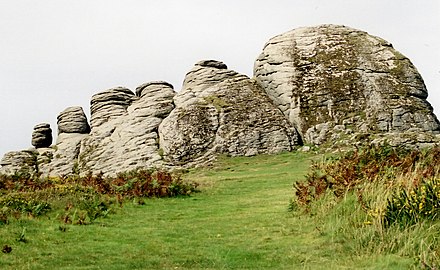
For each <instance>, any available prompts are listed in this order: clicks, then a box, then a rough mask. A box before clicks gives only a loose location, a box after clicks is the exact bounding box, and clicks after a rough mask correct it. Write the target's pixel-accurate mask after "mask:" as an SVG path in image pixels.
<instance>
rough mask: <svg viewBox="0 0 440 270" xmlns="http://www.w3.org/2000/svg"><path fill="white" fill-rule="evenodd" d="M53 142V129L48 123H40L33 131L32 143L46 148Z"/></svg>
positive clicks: (37, 146) (36, 146)
mask: <svg viewBox="0 0 440 270" xmlns="http://www.w3.org/2000/svg"><path fill="white" fill-rule="evenodd" d="M51 144H52V129H51V128H50V125H49V124H47V123H42V124H38V125H36V126H35V127H34V131H33V132H32V145H33V146H34V147H35V148H45V147H49V146H50V145H51Z"/></svg>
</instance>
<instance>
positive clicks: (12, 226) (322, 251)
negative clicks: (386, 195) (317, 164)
mask: <svg viewBox="0 0 440 270" xmlns="http://www.w3.org/2000/svg"><path fill="white" fill-rule="evenodd" d="M313 158H318V157H317V156H314V155H312V154H305V153H284V154H280V155H276V156H258V157H250V158H244V157H243V158H223V159H221V160H220V161H219V163H218V164H217V165H216V166H215V167H214V168H211V169H196V170H192V171H190V172H189V173H188V174H186V175H185V176H184V177H185V178H187V179H191V180H193V181H196V182H198V183H200V188H199V189H200V191H201V192H199V193H195V194H193V195H191V196H190V197H177V198H162V199H146V200H145V204H143V205H141V204H139V203H138V202H135V201H133V202H125V203H124V205H123V207H122V208H118V207H116V208H115V209H114V211H113V212H112V213H111V214H110V215H109V216H108V217H106V218H100V219H97V220H96V221H95V222H93V223H92V224H90V225H65V224H63V223H62V222H60V219H59V217H56V216H53V215H50V214H49V216H43V217H39V218H30V217H27V218H21V219H10V222H9V224H7V225H0V247H1V246H4V245H9V246H10V247H11V248H12V251H11V252H10V253H0V269H409V268H410V267H412V266H413V264H414V261H413V260H412V259H411V258H407V257H404V256H398V255H393V254H387V253H384V254H380V253H378V254H377V253H374V252H370V253H367V254H365V255H363V254H362V252H359V251H357V250H355V249H356V245H354V244H352V243H351V242H350V239H347V238H345V237H343V236H340V235H339V234H337V233H334V232H332V228H331V227H332V226H333V223H327V221H325V220H320V219H319V218H316V217H313V216H310V215H300V214H298V213H295V212H293V213H292V212H289V211H288V206H289V200H290V198H291V197H292V196H293V189H292V183H293V182H294V181H296V180H300V179H303V178H304V175H305V174H306V172H307V168H308V166H309V164H310V161H311V159H313ZM344 205H345V206H344ZM341 207H342V208H341V209H338V210H337V211H336V212H332V213H334V215H339V214H341V213H342V214H344V213H345V214H346V215H350V211H351V208H350V207H351V206H350V204H348V203H347V204H342V206H341ZM343 207H346V209H343ZM329 214H331V213H329ZM333 222H335V223H337V222H338V217H337V216H335V218H334V219H333ZM334 225H335V227H337V224H334ZM351 240H354V239H351Z"/></svg>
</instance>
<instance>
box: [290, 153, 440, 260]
mask: <svg viewBox="0 0 440 270" xmlns="http://www.w3.org/2000/svg"><path fill="white" fill-rule="evenodd" d="M294 189H295V197H294V199H292V201H291V204H290V209H291V210H296V211H300V212H302V213H304V214H307V215H311V216H314V215H316V216H317V217H318V219H319V220H324V226H325V227H327V229H328V230H327V232H330V233H332V234H334V235H337V236H338V237H342V238H343V239H345V240H346V241H350V242H352V248H353V251H354V252H355V253H357V254H358V255H359V256H362V255H368V254H370V255H374V254H394V255H398V256H402V257H404V258H410V259H412V260H414V262H415V265H414V267H415V268H418V269H419V268H425V269H438V268H439V267H440V240H439V239H438V231H439V229H440V147H434V148H431V149H427V150H409V149H405V148H395V147H390V146H380V147H366V148H363V149H358V150H356V151H352V152H349V153H346V154H343V155H339V156H331V157H327V158H325V159H324V160H323V161H320V162H315V163H314V164H313V165H312V166H311V169H310V170H309V173H308V174H307V176H306V179H305V180H304V181H298V182H296V183H295V184H294Z"/></svg>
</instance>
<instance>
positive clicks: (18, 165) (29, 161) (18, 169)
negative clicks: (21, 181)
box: [0, 149, 38, 175]
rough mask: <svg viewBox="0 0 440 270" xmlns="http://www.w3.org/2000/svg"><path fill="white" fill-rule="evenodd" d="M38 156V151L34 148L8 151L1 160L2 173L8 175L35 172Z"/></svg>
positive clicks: (0, 170)
mask: <svg viewBox="0 0 440 270" xmlns="http://www.w3.org/2000/svg"><path fill="white" fill-rule="evenodd" d="M37 156H38V152H37V151H36V150H34V149H32V150H23V151H11V152H8V153H6V154H5V155H4V156H3V158H2V159H1V161H0V173H1V174H6V175H13V174H17V173H35V172H36V169H35V166H36V164H37Z"/></svg>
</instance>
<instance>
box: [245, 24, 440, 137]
mask: <svg viewBox="0 0 440 270" xmlns="http://www.w3.org/2000/svg"><path fill="white" fill-rule="evenodd" d="M254 74H255V77H256V80H257V81H258V83H259V84H260V85H261V86H262V87H263V89H264V90H265V91H266V93H267V94H268V95H269V96H270V98H271V99H272V100H273V102H274V103H275V104H276V105H277V106H278V107H279V108H280V110H281V111H282V112H283V113H284V115H285V116H286V117H287V118H288V119H289V121H290V122H291V123H292V124H293V125H294V126H295V127H296V128H297V130H298V132H299V133H300V135H301V137H302V138H303V140H304V141H305V142H306V143H313V144H322V143H325V142H328V141H329V139H330V138H331V137H332V134H334V132H332V130H333V127H334V126H339V125H343V126H344V127H345V128H347V129H348V128H350V130H351V131H352V132H355V133H373V134H378V133H388V132H400V133H404V132H406V131H408V130H410V131H419V132H432V133H439V132H440V124H439V121H438V120H437V118H436V117H435V115H434V114H433V110H432V107H431V106H430V105H429V103H428V102H427V101H426V97H427V90H426V87H425V85H424V82H423V79H422V77H421V76H420V74H419V73H418V72H417V70H416V68H415V67H414V66H413V65H412V63H411V62H410V61H409V59H408V58H406V57H404V56H403V55H402V54H400V53H399V52H397V51H396V50H395V49H393V47H392V45H391V44H390V43H389V42H387V41H385V40H383V39H381V38H378V37H374V36H371V35H369V34H368V33H366V32H363V31H360V30H356V29H352V28H349V27H345V26H338V25H320V26H316V27H304V28H299V29H295V30H292V31H289V32H287V33H284V34H281V35H278V36H276V37H274V38H272V39H271V40H270V41H269V42H268V43H267V44H266V45H265V47H264V49H263V52H262V53H261V55H260V56H259V57H258V59H257V60H256V62H255V67H254ZM353 117H357V118H356V121H355V122H354V121H353V119H354V118H353ZM344 121H345V122H347V121H349V122H351V126H350V127H348V126H345V125H344Z"/></svg>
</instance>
